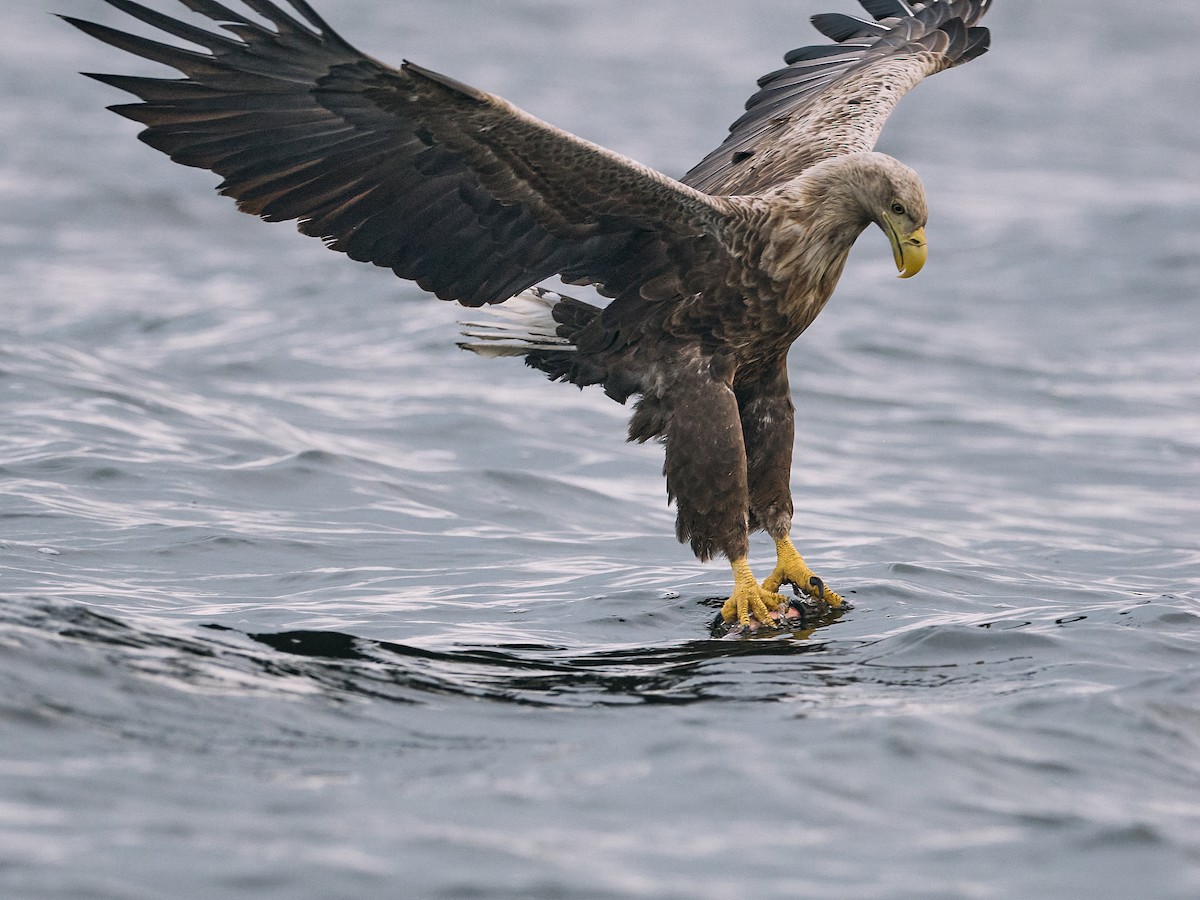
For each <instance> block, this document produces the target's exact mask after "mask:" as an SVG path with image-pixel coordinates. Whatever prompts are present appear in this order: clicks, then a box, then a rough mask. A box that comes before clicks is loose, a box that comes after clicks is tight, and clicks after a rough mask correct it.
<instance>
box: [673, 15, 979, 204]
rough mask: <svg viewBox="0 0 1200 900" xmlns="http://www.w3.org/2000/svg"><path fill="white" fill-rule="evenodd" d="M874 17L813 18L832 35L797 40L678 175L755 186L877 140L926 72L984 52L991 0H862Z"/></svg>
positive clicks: (751, 189)
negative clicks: (716, 138) (804, 42)
mask: <svg viewBox="0 0 1200 900" xmlns="http://www.w3.org/2000/svg"><path fill="white" fill-rule="evenodd" d="M859 2H860V3H861V4H862V6H863V7H864V8H865V9H866V10H867V12H869V13H870V14H871V15H872V17H873V19H874V21H867V20H865V19H856V18H854V17H852V16H847V15H842V14H839V13H827V14H824V15H818V16H813V19H812V22H813V25H815V26H816V27H817V29H818V30H819V31H820V32H821V33H822V34H824V35H825V36H826V37H829V38H831V39H832V40H833V41H835V42H836V43H834V44H827V45H822V46H815V47H801V48H800V49H798V50H793V51H792V52H791V53H789V54H788V55H787V56H786V57H785V58H784V61H785V62H786V63H787V66H786V67H785V68H782V69H779V70H777V71H775V72H771V73H770V74H768V75H764V76H763V77H762V78H760V79H759V80H758V86H759V91H758V93H756V94H755V95H754V96H752V97H751V98H750V99H749V101H747V103H746V113H745V115H743V116H742V117H741V118H740V119H738V120H737V121H736V122H734V123H733V125H732V126H730V134H729V137H728V138H727V139H726V140H725V142H724V143H723V144H721V146H720V147H718V148H717V149H716V150H714V151H713V152H712V153H710V154H709V155H708V156H707V157H706V158H705V159H704V160H702V161H701V162H700V163H699V164H698V165H697V166H696V167H695V168H693V169H692V170H691V171H690V172H688V173H687V175H685V176H684V177H683V179H682V181H683V182H684V183H685V184H688V185H691V186H692V187H695V188H697V189H699V190H702V191H705V192H707V193H710V194H753V193H760V192H763V191H765V190H768V189H769V188H770V187H772V186H773V185H775V184H778V183H780V182H782V181H786V180H788V179H791V178H794V177H796V176H797V175H799V174H800V173H801V172H803V171H804V170H805V169H806V168H808V167H809V166H811V165H812V164H813V163H817V162H820V161H821V160H823V159H829V158H831V157H834V156H840V155H841V154H844V153H853V152H856V151H862V150H870V149H872V148H873V147H874V146H875V141H876V140H877V139H878V137H879V133H880V131H882V130H883V125H884V123H885V122H886V121H887V117H888V116H889V115H890V114H891V112H892V110H893V109H894V108H895V106H896V104H897V103H899V102H900V99H901V98H902V97H903V96H904V95H905V94H906V93H908V91H909V90H911V89H912V88H913V87H915V86H916V85H917V84H918V83H920V82H921V81H922V80H923V79H924V78H926V77H927V76H929V75H933V74H934V73H936V72H940V71H942V70H943V69H948V68H950V67H951V66H956V65H960V64H962V63H964V62H967V61H968V60H971V59H974V58H975V57H976V56H979V55H981V54H983V53H985V52H986V51H987V49H988V44H989V40H990V36H989V34H988V30H987V29H986V28H980V27H977V26H976V25H975V23H976V22H978V21H979V19H980V18H982V17H983V14H984V13H985V12H987V9H988V7H989V6H990V5H991V0H920V2H919V0H859Z"/></svg>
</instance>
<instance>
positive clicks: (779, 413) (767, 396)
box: [735, 357, 842, 606]
mask: <svg viewBox="0 0 1200 900" xmlns="http://www.w3.org/2000/svg"><path fill="white" fill-rule="evenodd" d="M754 374H755V377H753V378H745V380H744V381H741V382H739V383H738V384H736V385H735V391H736V394H737V398H738V404H739V409H740V413H741V422H742V434H743V438H744V440H745V444H746V465H747V477H748V487H749V500H750V527H751V528H756V529H757V528H761V529H762V530H763V531H765V532H767V534H769V535H770V536H771V538H772V540H774V541H775V553H776V556H777V561H776V564H775V569H774V571H772V572H771V574H770V575H768V576H767V579H766V580H765V581H764V582H763V583H762V590H763V592H764V593H766V594H768V595H776V594H777V593H778V591H779V590H780V588H781V587H783V585H785V584H794V585H796V586H797V587H798V588H799V589H800V590H801V591H803V592H804V593H805V594H807V595H808V596H810V597H813V598H815V599H817V600H824V601H825V602H826V603H828V604H829V605H830V606H841V604H842V598H841V597H840V596H838V595H837V594H836V593H834V592H833V591H831V590H829V589H828V588H826V587H825V583H824V582H823V581H822V580H821V579H820V578H818V577H817V575H816V574H814V572H813V571H812V569H810V568H809V567H808V564H807V563H805V562H804V558H803V557H801V556H800V554H799V553H798V552H797V550H796V547H795V545H794V544H792V540H791V538H790V537H788V532H789V531H790V530H791V527H792V493H791V484H790V482H791V473H792V445H793V443H794V439H795V407H794V406H793V404H792V394H791V388H790V387H789V386H788V377H787V360H786V357H780V358H779V359H778V360H776V361H775V362H774V363H773V364H770V365H763V366H761V367H759V369H758V370H757V371H756V372H755V373H754Z"/></svg>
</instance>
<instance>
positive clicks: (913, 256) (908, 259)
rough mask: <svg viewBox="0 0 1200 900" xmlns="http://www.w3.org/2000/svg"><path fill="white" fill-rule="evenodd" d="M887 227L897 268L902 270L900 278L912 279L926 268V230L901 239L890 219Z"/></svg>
mask: <svg viewBox="0 0 1200 900" xmlns="http://www.w3.org/2000/svg"><path fill="white" fill-rule="evenodd" d="M887 226H888V228H887V233H888V240H890V241H891V242H892V253H893V255H895V257H896V268H897V269H899V270H900V277H901V278H912V277H913V276H914V275H916V274H917V273H918V272H920V271H921V269H923V268H925V257H926V254H927V252H928V251H927V248H926V246H925V229H924V228H918V229H917V230H916V231H914V232H913V233H912V234H910V235H907V236H905V237H901V236H900V233H899V232H898V231H896V226H895V225H893V224H892V220H891V219H890V218H889V219H887Z"/></svg>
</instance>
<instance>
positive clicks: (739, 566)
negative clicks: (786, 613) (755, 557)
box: [721, 556, 787, 627]
mask: <svg viewBox="0 0 1200 900" xmlns="http://www.w3.org/2000/svg"><path fill="white" fill-rule="evenodd" d="M730 565H732V566H733V596H731V597H730V598H729V599H728V600H726V601H725V605H724V606H722V607H721V618H722V619H724V620H725V621H726V622H740V623H741V624H742V625H745V626H747V627H749V625H750V615H751V614H753V615H754V618H756V619H758V621H759V622H761V623H762V624H764V625H769V624H770V623H771V622H772V621H774V620H775V619H776V618H777V615H772V613H775V612H776V611H777V610H780V609H782V608H784V607H785V606H786V604H787V599H786V598H784V597H782V596H780V595H779V594H777V593H775V592H774V591H769V590H764V589H763V588H761V587H759V585H758V580H757V579H756V578H755V577H754V573H753V572H751V571H750V563H748V562H747V561H746V558H745V557H744V556H743V557H742V558H741V559H735V560H733V561H732V562H731V563H730Z"/></svg>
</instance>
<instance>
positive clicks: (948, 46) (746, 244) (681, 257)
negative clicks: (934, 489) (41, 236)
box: [69, 0, 990, 623]
mask: <svg viewBox="0 0 1200 900" xmlns="http://www.w3.org/2000/svg"><path fill="white" fill-rule="evenodd" d="M105 2H107V3H109V4H110V5H112V6H114V7H116V8H118V9H120V10H122V11H124V12H126V13H128V14H129V15H132V16H134V17H136V18H138V19H141V20H142V21H144V22H146V23H148V24H149V25H151V26H153V27H155V28H158V29H160V30H162V31H164V32H166V33H168V34H170V35H173V36H175V37H177V38H180V39H182V40H184V41H187V42H189V43H192V44H195V45H197V46H199V47H201V48H203V49H202V50H200V51H195V50H188V49H184V48H181V47H178V46H173V45H170V44H161V43H158V42H155V41H149V40H147V39H144V38H139V37H135V36H132V35H129V34H126V33H124V32H120V31H117V30H114V29H111V28H107V27H104V26H100V25H95V24H92V23H88V22H83V21H79V20H76V19H70V20H69V21H71V22H72V23H73V24H75V25H76V26H78V27H79V28H81V29H83V30H84V31H86V32H87V33H89V34H91V35H93V36H95V37H97V38H99V39H100V40H103V41H105V42H107V43H109V44H112V45H114V46H116V47H119V48H121V49H123V50H126V51H129V52H131V53H134V54H136V55H138V56H142V57H145V58H147V59H150V60H154V61H157V62H160V63H163V64H166V65H168V66H171V67H173V68H175V69H177V70H179V71H180V72H182V73H183V75H184V76H185V77H184V78H183V79H180V80H166V79H152V78H137V77H126V76H115V75H97V76H93V77H95V78H98V79H99V80H101V81H104V82H106V83H109V84H112V85H114V86H116V87H119V88H122V89H123V90H126V91H129V92H131V93H133V94H135V95H137V96H138V97H139V98H140V99H141V101H142V102H140V103H135V104H128V105H123V106H117V107H113V109H114V110H115V111H117V112H119V113H120V114H121V115H124V116H126V117H128V118H131V119H134V120H135V121H138V122H141V123H143V124H144V125H146V130H145V131H143V132H142V134H141V138H142V140H144V141H145V142H146V143H148V144H150V145H151V146H153V147H155V148H157V149H159V150H162V151H163V152H165V153H167V154H169V155H170V156H171V158H172V159H174V160H175V161H177V162H180V163H183V164H185V165H190V166H198V167H201V168H206V169H210V170H212V171H214V172H216V173H218V174H220V175H221V176H223V178H224V179H225V180H224V182H223V183H222V185H221V191H222V192H223V193H225V194H228V195H230V196H232V197H233V198H235V199H236V200H237V203H238V206H239V208H240V209H242V210H243V211H245V212H249V213H253V214H256V215H259V216H262V217H263V218H265V219H268V220H271V221H282V220H288V219H295V220H298V222H299V227H300V230H301V231H303V232H304V233H306V234H310V235H314V236H318V237H321V238H322V239H323V240H324V241H325V242H326V243H327V244H328V246H330V247H331V248H332V249H335V250H339V251H342V252H345V253H346V254H348V255H349V256H351V257H352V258H354V259H357V260H362V261H366V262H371V263H374V264H376V265H379V266H384V267H387V268H390V269H392V270H393V271H394V272H395V273H396V274H397V275H399V276H401V277H404V278H411V279H413V280H415V281H416V282H417V283H418V284H419V285H421V287H423V288H425V289H426V290H429V291H431V292H433V293H435V294H437V295H438V296H439V297H441V298H443V299H447V300H455V301H458V302H460V303H462V304H463V305H465V306H482V305H485V304H498V303H503V302H504V301H506V300H508V299H509V298H511V297H513V296H514V295H518V294H522V292H526V291H527V289H530V288H532V287H533V286H534V285H536V284H537V283H538V282H541V281H543V280H544V279H546V278H548V277H550V276H555V275H558V276H560V277H561V278H562V279H563V280H564V281H567V282H569V283H580V284H591V285H594V286H595V287H596V289H597V290H598V291H599V292H600V293H601V294H602V295H604V296H607V297H609V298H611V302H610V303H608V304H607V305H606V306H603V307H601V306H597V305H594V304H590V303H585V302H582V301H579V300H574V299H571V298H565V297H559V296H558V295H553V294H549V293H547V292H545V291H540V290H538V289H536V288H534V289H533V293H531V294H530V293H527V294H525V296H526V299H527V300H532V301H533V303H534V305H533V307H532V310H533V312H532V313H531V314H530V315H527V316H526V315H522V314H510V315H509V319H508V320H507V321H506V322H501V323H500V324H498V325H490V326H489V325H487V324H484V325H482V326H477V327H476V329H475V330H474V331H472V332H469V336H470V338H471V340H470V341H469V342H468V343H467V344H466V345H465V346H469V347H470V348H471V349H476V350H481V351H491V352H501V353H506V354H512V355H520V356H523V357H524V358H525V359H526V361H527V362H528V363H529V364H530V365H532V366H534V367H536V368H538V369H541V370H542V371H544V372H546V373H547V374H549V375H550V376H551V377H553V378H557V379H562V380H566V381H570V382H573V383H575V384H579V385H581V386H582V385H588V384H601V385H603V387H604V390H605V391H606V392H607V393H608V394H609V395H610V396H612V397H614V398H615V399H617V400H619V401H621V402H625V401H626V400H628V399H629V398H631V397H636V407H635V411H634V413H633V416H632V419H631V422H630V431H629V434H630V438H631V439H633V440H639V441H645V440H648V439H651V438H657V439H659V440H661V441H662V442H663V443H664V445H665V453H666V462H665V466H664V473H665V475H666V479H667V490H668V493H669V494H670V496H671V498H672V499H673V500H674V502H675V503H676V506H677V508H678V528H677V530H678V534H679V537H680V540H685V541H689V542H690V543H691V545H692V547H693V549H694V550H695V552H696V553H697V555H698V556H700V557H701V558H702V559H707V558H709V557H711V556H713V555H716V554H722V555H724V556H726V557H727V558H728V559H729V560H730V561H731V563H732V564H733V569H734V575H735V591H734V595H733V597H731V599H730V602H729V604H727V606H726V609H725V610H724V611H723V612H724V615H725V617H726V619H729V620H732V619H740V620H741V621H742V622H743V623H747V622H749V618H750V615H751V613H753V614H754V615H755V616H757V618H759V619H760V620H765V619H767V618H768V617H769V616H771V615H772V614H773V613H774V611H775V610H776V609H777V608H778V607H779V605H780V603H781V600H782V598H779V597H778V596H777V595H776V594H775V591H776V590H778V588H779V587H780V585H781V584H782V583H784V582H792V583H795V584H796V585H797V586H799V587H800V588H802V589H803V590H805V591H806V592H808V593H810V594H811V595H813V596H815V597H818V598H820V599H823V600H826V601H828V602H831V603H834V604H835V605H836V604H837V603H840V598H839V597H838V596H837V595H836V594H834V593H832V592H831V591H827V590H826V589H825V587H824V585H823V583H822V582H821V581H820V579H817V578H816V577H815V576H813V574H812V572H811V571H810V570H809V569H808V568H807V566H806V565H805V564H804V562H803V560H801V558H800V557H799V555H798V554H797V553H796V551H795V548H794V547H793V546H792V545H791V542H790V540H789V539H788V536H787V535H788V530H789V528H790V526H791V518H792V501H791V494H790V489H789V485H788V482H789V475H790V467H791V455H792V444H793V418H794V410H793V407H792V400H791V392H790V389H789V387H788V380H787V368H786V356H787V351H788V348H789V347H790V346H791V344H792V343H793V342H794V341H795V340H796V338H797V337H798V336H799V335H800V334H801V333H802V332H803V331H804V330H805V329H806V328H807V327H808V325H809V324H810V323H811V322H812V321H813V319H814V318H815V317H816V315H817V314H818V313H819V312H820V311H821V309H822V308H823V307H824V305H825V303H826V301H827V300H828V299H829V296H830V294H831V293H832V292H833V289H834V286H835V285H836V283H837V280H838V278H839V276H840V275H841V272H842V269H843V266H844V265H845V261H846V257H847V255H848V253H849V251H850V248H851V246H852V245H853V243H854V241H855V239H856V238H857V237H858V236H859V235H860V234H861V233H862V231H863V230H864V229H865V228H867V227H868V226H869V225H870V224H872V223H874V224H877V225H878V226H879V227H880V228H881V229H883V230H884V232H885V233H886V234H887V236H888V238H889V240H890V242H891V244H892V249H893V252H894V254H895V257H896V263H897V266H898V268H899V269H900V271H901V274H902V275H904V276H908V275H912V274H915V273H916V272H917V271H918V270H919V269H920V267H921V265H923V263H924V260H925V243H924V230H923V226H924V224H925V220H926V216H927V210H926V206H925V197H924V192H923V190H922V188H921V184H920V181H919V180H918V179H917V176H916V175H915V174H914V173H913V172H912V171H911V170H910V169H908V168H907V167H905V166H903V165H902V164H900V163H899V162H897V161H896V160H894V159H892V158H891V157H888V156H884V155H883V154H879V153H875V152H873V150H872V148H873V146H874V144H875V140H876V138H877V136H878V134H879V131H880V129H881V128H882V127H883V124H884V122H885V120H886V119H887V116H888V114H889V113H890V112H891V110H892V109H893V108H894V106H895V104H896V103H897V102H898V101H899V99H900V98H901V97H902V96H903V95H904V94H905V93H906V92H907V91H908V90H909V89H911V88H912V87H913V86H914V85H916V84H917V83H919V82H920V81H921V80H922V79H923V78H924V77H926V76H927V75H930V74H933V73H935V72H938V71H941V70H942V69H945V68H948V67H950V66H952V65H957V64H959V63H961V62H964V61H966V60H968V59H971V58H973V57H975V56H978V55H979V54H980V53H982V52H984V51H985V50H986V49H987V41H988V35H987V31H986V30H985V29H983V28H979V27H976V25H975V23H976V22H977V21H978V19H979V18H980V17H981V16H982V15H983V13H984V12H985V11H986V9H987V6H988V5H989V2H990V0H924V2H908V0H860V2H862V4H863V6H865V7H866V8H867V10H868V11H869V12H871V13H872V14H873V16H874V19H875V21H866V20H859V19H852V18H850V17H849V16H841V15H836V14H829V15H824V16H816V17H814V19H813V22H814V24H815V25H816V26H817V27H818V28H819V29H820V30H821V31H823V32H824V33H825V34H826V35H828V36H829V37H832V38H833V39H834V40H835V41H836V42H837V43H835V44H833V45H829V46H825V47H809V48H802V49H801V50H798V51H793V52H792V53H791V54H789V55H788V58H787V62H788V65H787V66H786V67H785V68H783V69H780V70H778V71H776V72H773V73H771V74H770V75H767V76H764V78H763V79H761V80H760V88H761V90H760V91H759V92H758V93H757V94H755V95H754V97H752V98H751V100H750V101H749V103H748V104H747V111H746V113H745V115H743V116H742V117H741V118H740V119H739V120H738V121H737V122H735V123H734V125H733V127H732V128H731V133H730V136H729V138H728V139H727V140H726V141H725V143H723V144H722V145H721V147H718V148H717V149H716V150H714V151H713V152H712V153H711V154H709V156H708V157H706V158H705V159H704V160H703V161H702V162H701V163H700V164H699V165H697V166H696V168H694V169H693V170H692V171H691V172H689V173H688V174H687V175H686V176H685V177H684V178H683V179H682V180H679V181H677V180H675V179H672V178H669V177H667V176H665V175H662V174H661V173H659V172H656V171H654V170H652V169H649V168H647V167H645V166H642V165H640V164H638V163H636V162H634V161H632V160H630V159H627V158H625V157H622V156H620V155H618V154H615V153H612V152H611V151H608V150H605V149H603V148H601V147H598V146H596V145H594V144H590V143H588V142H586V141H583V140H581V139H579V138H577V137H574V136H573V135H570V134H567V133H566V132H563V131H561V130H559V129H557V128H554V127H553V126H550V125H548V124H546V123H545V122H542V121H540V120H538V119H536V118H534V117H532V116H530V115H528V114H527V113H524V112H522V111H520V110H518V109H516V108H515V107H513V106H512V105H511V104H509V103H508V102H506V101H504V100H503V99H501V98H499V97H496V96H494V95H491V94H487V93H485V92H482V91H479V90H477V89H475V88H472V87H468V86H466V85H463V84H461V83H460V82H457V81H455V80H453V79H451V78H447V77H446V76H443V75H439V74H437V73H434V72H431V71H429V70H427V69H424V68H422V67H420V66H418V65H415V64H413V63H405V64H404V65H403V66H401V67H400V68H391V67H389V66H386V65H384V64H382V63H379V62H377V61H375V60H373V59H370V58H369V57H366V56H364V55H363V54H361V53H360V52H359V51H357V50H355V49H354V48H353V47H351V46H350V45H349V44H348V43H346V42H345V41H344V40H343V39H342V38H341V37H339V36H338V35H337V34H336V33H335V32H334V31H333V30H332V29H331V28H330V27H329V26H328V25H326V24H325V23H324V22H323V21H322V20H321V19H320V17H319V16H317V14H316V13H315V11H313V9H312V8H311V7H310V6H309V5H308V4H307V3H306V2H304V0H286V2H287V3H288V4H289V5H290V6H291V7H292V8H293V9H294V10H295V11H296V13H298V14H299V17H298V18H297V17H294V16H293V15H290V14H287V13H285V12H284V11H283V10H282V9H281V8H280V7H278V6H276V5H275V3H273V2H271V0H242V2H243V4H244V5H245V6H246V7H247V8H248V9H249V10H251V11H252V12H254V13H256V14H257V15H258V16H260V17H262V19H261V20H260V19H255V18H252V17H250V16H247V15H244V14H242V13H239V12H237V11H235V10H233V9H230V8H229V7H227V6H225V5H223V4H221V3H219V2H217V0H179V2H181V3H183V4H184V5H185V6H187V7H188V8H190V9H192V10H193V11H195V12H197V13H199V14H201V15H203V16H207V17H208V18H209V19H212V20H214V21H217V22H219V23H221V24H222V27H223V28H225V29H226V30H227V31H229V32H231V33H232V35H233V36H232V37H228V36H225V35H222V34H220V33H218V32H213V31H207V30H204V29H200V28H197V27H195V26H192V25H189V24H186V23H184V22H181V21H179V20H176V19H173V18H170V17H168V16H165V15H163V14H161V13H158V12H155V11H154V10H151V9H149V8H147V7H145V6H142V5H140V4H138V3H135V2H132V0H105ZM263 20H265V21H266V23H269V24H264V22H263ZM755 529H763V530H765V531H767V532H768V533H769V534H770V535H771V537H772V538H774V539H775V542H776V547H777V550H778V552H779V562H778V565H777V567H776V569H775V572H774V573H772V575H771V576H770V577H768V579H767V580H766V582H765V583H764V584H763V586H762V587H760V586H759V585H758V584H757V582H755V581H754V579H753V577H752V576H750V575H749V574H748V572H749V569H748V566H747V565H746V564H745V557H746V554H747V552H748V534H749V532H750V531H752V530H755Z"/></svg>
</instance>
